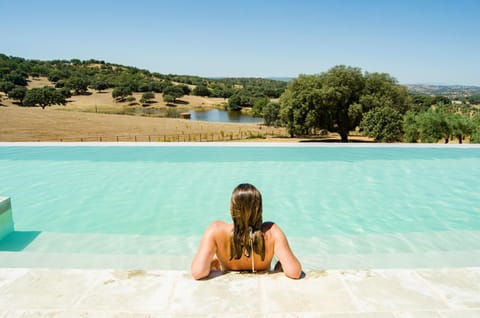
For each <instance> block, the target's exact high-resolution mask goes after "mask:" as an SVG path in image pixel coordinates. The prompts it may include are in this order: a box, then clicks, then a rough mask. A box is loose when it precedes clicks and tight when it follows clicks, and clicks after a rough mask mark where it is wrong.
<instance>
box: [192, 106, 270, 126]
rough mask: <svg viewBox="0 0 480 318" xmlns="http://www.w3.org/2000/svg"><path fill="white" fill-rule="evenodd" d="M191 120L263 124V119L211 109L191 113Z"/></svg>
mask: <svg viewBox="0 0 480 318" xmlns="http://www.w3.org/2000/svg"><path fill="white" fill-rule="evenodd" d="M189 113H190V114H191V118H190V119H191V120H198V121H213V122H227V123H261V122H263V119H262V118H258V117H252V116H250V115H245V114H242V113H241V112H229V111H225V110H220V109H210V110H207V111H195V110H191V111H189Z"/></svg>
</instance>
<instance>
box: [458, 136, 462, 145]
mask: <svg viewBox="0 0 480 318" xmlns="http://www.w3.org/2000/svg"><path fill="white" fill-rule="evenodd" d="M457 138H458V143H459V144H461V143H462V140H463V136H462V135H458V136H457Z"/></svg>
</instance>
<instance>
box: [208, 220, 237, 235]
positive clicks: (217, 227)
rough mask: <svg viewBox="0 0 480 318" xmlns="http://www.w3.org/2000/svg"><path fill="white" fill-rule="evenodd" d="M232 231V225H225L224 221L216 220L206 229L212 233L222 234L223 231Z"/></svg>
mask: <svg viewBox="0 0 480 318" xmlns="http://www.w3.org/2000/svg"><path fill="white" fill-rule="evenodd" d="M232 229H233V225H232V224H230V223H226V222H224V221H220V220H216V221H213V222H212V223H210V226H209V227H208V230H209V231H212V232H216V233H218V232H224V231H231V230H232Z"/></svg>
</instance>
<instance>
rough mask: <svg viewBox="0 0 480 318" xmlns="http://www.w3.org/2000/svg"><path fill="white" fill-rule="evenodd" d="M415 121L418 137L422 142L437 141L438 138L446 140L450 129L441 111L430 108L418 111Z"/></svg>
mask: <svg viewBox="0 0 480 318" xmlns="http://www.w3.org/2000/svg"><path fill="white" fill-rule="evenodd" d="M417 122H418V125H419V127H420V139H421V140H422V142H426V143H437V142H438V141H439V140H440V139H445V141H446V142H448V138H449V136H450V135H451V130H450V127H449V125H448V122H447V118H446V116H445V113H444V112H443V111H441V110H439V109H430V110H428V111H426V112H423V113H420V114H419V115H418V116H417Z"/></svg>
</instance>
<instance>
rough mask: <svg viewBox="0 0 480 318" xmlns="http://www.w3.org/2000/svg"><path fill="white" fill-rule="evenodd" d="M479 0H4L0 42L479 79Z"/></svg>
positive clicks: (126, 58)
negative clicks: (77, 1) (76, 0)
mask: <svg viewBox="0 0 480 318" xmlns="http://www.w3.org/2000/svg"><path fill="white" fill-rule="evenodd" d="M479 13H480V1H478V0H442V1H436V0H422V1H416V0H404V1H384V0H369V1H357V0H343V1H333V0H295V1H294V0H280V1H268V0H265V1H254V0H244V1H241V2H238V1H237V2H230V1H222V0H205V1H194V0H184V1H166V0H160V1H158V0H157V1H155V0H137V1H135V2H118V1H113V0H103V1H92V0H84V1H83V2H82V3H81V5H79V4H78V3H76V2H70V1H60V0H44V1H33V0H26V1H1V2H0V19H1V21H2V28H0V38H1V39H2V42H1V47H0V51H1V52H3V53H4V54H6V55H9V56H19V57H24V58H27V59H40V60H53V59H67V60H69V59H72V58H78V59H80V60H87V59H89V58H91V57H95V58H96V59H98V60H104V61H108V62H109V63H114V64H122V65H128V66H133V67H137V68H140V69H147V70H149V71H151V72H158V73H162V74H188V75H195V76H200V77H262V78H268V77H297V76H298V75H299V74H318V73H322V72H325V71H327V70H328V69H330V68H331V67H333V66H335V65H348V66H353V67H359V68H361V69H362V70H363V71H367V72H370V73H373V72H379V73H388V74H390V75H391V76H393V77H394V78H396V79H397V80H398V82H399V83H402V84H403V85H406V84H405V83H442V84H445V85H462V86H480V76H479V74H480V63H478V52H480V41H479V40H480V34H479V32H478V30H480V19H478V14H479Z"/></svg>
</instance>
